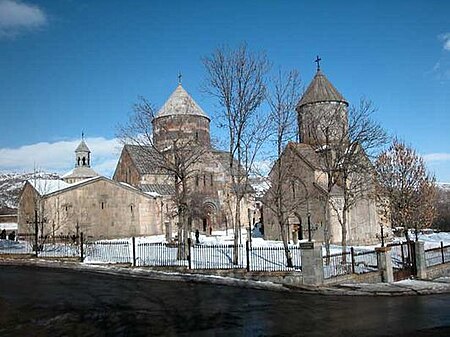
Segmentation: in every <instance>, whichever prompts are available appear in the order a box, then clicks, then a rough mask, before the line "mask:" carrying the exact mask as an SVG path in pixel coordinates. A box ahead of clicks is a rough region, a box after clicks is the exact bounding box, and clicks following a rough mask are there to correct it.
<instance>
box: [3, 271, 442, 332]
mask: <svg viewBox="0 0 450 337" xmlns="http://www.w3.org/2000/svg"><path fill="white" fill-rule="evenodd" d="M0 268H1V269H0V336H208V337H209V336H416V335H417V336H450V295H430V296H409V297H392V298H389V297H347V296H340V297H329V296H321V295H304V294H298V293H287V292H273V291H266V290H252V289H242V288H234V287H226V286H213V285H205V284H194V283H181V282H173V281H167V282H162V281H153V280H147V279H134V278H131V279H130V278H126V277H123V276H110V275H102V274H97V273H93V272H80V271H70V270H59V269H49V268H39V267H17V266H1V267H0Z"/></svg>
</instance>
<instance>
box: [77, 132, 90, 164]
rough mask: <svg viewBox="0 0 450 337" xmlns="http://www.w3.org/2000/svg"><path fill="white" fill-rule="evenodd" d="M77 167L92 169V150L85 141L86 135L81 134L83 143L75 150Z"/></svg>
mask: <svg viewBox="0 0 450 337" xmlns="http://www.w3.org/2000/svg"><path fill="white" fill-rule="evenodd" d="M75 167H91V150H89V148H88V146H87V145H86V143H85V141H84V133H82V134H81V142H80V144H79V145H78V147H77V148H76V149H75Z"/></svg>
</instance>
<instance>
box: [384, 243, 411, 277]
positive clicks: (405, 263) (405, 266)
mask: <svg viewBox="0 0 450 337" xmlns="http://www.w3.org/2000/svg"><path fill="white" fill-rule="evenodd" d="M388 246H389V247H391V257H392V265H393V268H394V281H400V280H404V279H408V278H410V277H412V276H416V265H415V256H416V255H415V252H414V242H409V244H408V242H402V243H394V244H390V245H388Z"/></svg>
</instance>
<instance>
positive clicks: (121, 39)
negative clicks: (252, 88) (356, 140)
mask: <svg viewBox="0 0 450 337" xmlns="http://www.w3.org/2000/svg"><path fill="white" fill-rule="evenodd" d="M449 15H450V2H448V1H430V0H428V1H389V2H388V1H268V0H267V1H264V0H260V1H247V0H240V1H232V0H229V1H186V0H185V1H175V0H173V1H132V2H129V1H113V0H109V1H81V0H77V1H75V0H73V1H70V0H60V1H31V0H27V1H13V0H0V51H1V52H0V115H1V116H0V117H1V118H0V171H1V170H3V171H9V170H28V169H30V168H32V166H33V165H37V166H39V167H41V168H44V169H48V170H53V171H58V172H64V171H65V170H68V169H70V168H71V167H72V165H73V162H72V161H73V159H72V157H73V149H74V148H75V147H76V144H77V142H78V140H79V137H80V134H81V130H84V132H85V133H86V135H87V141H88V145H90V147H91V150H92V151H93V162H94V168H96V169H97V170H98V171H99V172H101V173H105V174H110V173H111V171H112V169H113V167H114V164H115V161H116V159H117V157H118V153H119V151H120V146H119V145H118V143H117V141H116V140H115V134H116V126H117V124H118V123H123V122H125V121H126V120H127V117H128V113H129V112H130V107H131V105H132V104H133V102H135V101H136V98H137V96H139V95H143V96H146V97H147V98H148V99H150V100H151V101H152V102H153V103H154V104H156V105H157V106H159V105H162V104H163V103H164V101H165V99H167V98H168V96H169V95H170V94H171V92H172V91H173V90H174V89H175V87H176V85H177V74H178V72H179V71H181V72H182V73H183V86H184V87H185V89H186V90H187V91H188V92H190V93H191V94H192V96H193V97H194V99H195V100H196V101H197V102H198V103H199V104H200V105H201V106H202V108H203V109H204V110H205V111H206V112H207V113H208V114H209V115H210V116H212V117H213V118H214V113H215V103H214V100H213V99H212V98H211V97H207V96H205V95H204V94H203V93H202V92H201V90H200V86H201V83H202V81H203V78H204V75H205V72H204V69H203V65H202V63H201V58H202V57H203V56H205V55H208V54H209V53H211V52H212V51H213V50H214V49H215V48H216V47H217V46H220V45H223V44H227V45H230V46H237V45H238V44H239V43H241V42H242V41H246V42H247V44H248V46H249V47H250V49H252V50H254V51H265V52H266V53H267V55H268V57H269V59H271V61H272V62H273V63H274V65H275V67H276V68H278V67H282V68H283V69H292V68H297V69H298V70H299V71H300V73H301V76H302V80H303V84H304V85H307V84H308V83H309V81H310V80H311V78H312V76H313V75H314V72H315V64H314V62H313V61H314V58H315V57H316V55H317V54H318V55H320V56H321V58H322V60H323V61H322V70H323V71H324V73H325V74H326V75H327V77H328V78H329V79H330V80H331V82H333V84H334V85H335V86H336V87H337V88H338V90H339V91H340V92H341V93H342V94H343V95H344V97H346V99H347V100H348V101H349V102H351V103H352V102H353V103H357V102H358V100H359V99H360V97H361V96H365V97H367V98H369V99H371V100H372V101H373V102H374V104H375V105H376V106H377V107H378V112H377V114H376V115H375V117H376V119H377V120H378V121H379V122H380V123H381V124H382V125H383V126H384V127H385V128H386V129H387V130H388V131H389V132H390V133H391V134H395V135H397V136H399V137H400V138H402V139H404V140H406V141H407V142H408V143H409V144H411V145H412V146H414V147H415V148H416V149H417V150H418V151H419V153H421V154H422V155H424V156H425V158H426V159H427V163H428V165H429V167H430V169H431V170H433V171H434V172H435V173H436V176H437V179H438V180H439V181H450V132H449V131H450V16H449ZM213 132H215V133H216V134H217V133H219V132H218V131H217V130H216V129H215V128H213Z"/></svg>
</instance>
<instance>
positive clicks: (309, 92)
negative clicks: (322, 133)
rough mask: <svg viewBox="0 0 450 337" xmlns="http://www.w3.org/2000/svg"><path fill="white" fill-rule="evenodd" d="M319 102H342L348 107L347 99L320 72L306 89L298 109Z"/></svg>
mask: <svg viewBox="0 0 450 337" xmlns="http://www.w3.org/2000/svg"><path fill="white" fill-rule="evenodd" d="M318 102H342V103H345V104H347V105H348V103H347V101H346V100H345V98H344V97H343V96H342V95H341V94H340V93H339V91H337V89H336V88H335V87H334V86H333V85H332V84H331V82H330V81H328V79H327V78H326V76H325V75H324V74H323V73H322V72H321V71H320V70H318V71H317V73H316V75H315V76H314V78H313V80H312V81H311V84H310V85H309V87H308V89H306V91H305V93H304V94H303V96H302V98H301V100H300V102H298V105H297V107H301V106H302V105H305V104H310V103H318Z"/></svg>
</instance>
